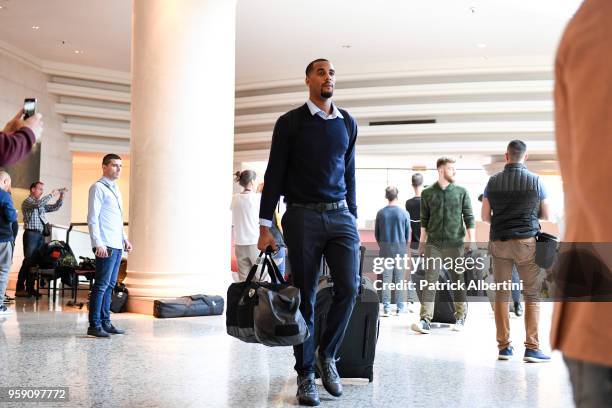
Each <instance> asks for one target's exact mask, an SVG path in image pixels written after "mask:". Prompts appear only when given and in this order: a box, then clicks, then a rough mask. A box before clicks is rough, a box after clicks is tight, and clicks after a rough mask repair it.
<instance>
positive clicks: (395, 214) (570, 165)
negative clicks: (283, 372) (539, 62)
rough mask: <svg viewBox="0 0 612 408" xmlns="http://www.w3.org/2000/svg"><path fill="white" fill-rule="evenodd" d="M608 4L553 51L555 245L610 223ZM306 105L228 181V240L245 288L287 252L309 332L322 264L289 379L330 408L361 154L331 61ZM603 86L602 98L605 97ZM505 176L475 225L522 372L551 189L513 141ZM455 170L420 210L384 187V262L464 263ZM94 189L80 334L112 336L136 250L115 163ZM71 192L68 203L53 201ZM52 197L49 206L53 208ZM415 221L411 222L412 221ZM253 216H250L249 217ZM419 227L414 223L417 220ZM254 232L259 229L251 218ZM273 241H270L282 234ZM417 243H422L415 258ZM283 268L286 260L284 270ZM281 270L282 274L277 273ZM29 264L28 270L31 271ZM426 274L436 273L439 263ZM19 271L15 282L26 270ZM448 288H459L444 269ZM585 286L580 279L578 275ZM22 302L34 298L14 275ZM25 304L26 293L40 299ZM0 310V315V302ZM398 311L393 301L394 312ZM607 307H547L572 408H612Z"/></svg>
mask: <svg viewBox="0 0 612 408" xmlns="http://www.w3.org/2000/svg"><path fill="white" fill-rule="evenodd" d="M610 22H612V3H610V2H608V1H606V0H588V1H586V2H585V3H584V5H583V6H582V7H581V8H580V9H579V10H578V12H577V13H576V14H575V16H574V17H573V18H572V20H571V22H570V24H569V25H568V27H567V29H566V31H565V33H564V36H563V38H562V41H561V44H560V47H559V51H558V54H557V60H556V66H555V80H556V81H555V126H556V138H557V149H558V158H559V163H560V167H561V175H562V178H563V183H564V191H565V199H566V206H565V211H566V233H565V240H567V241H571V242H611V241H612V232H611V231H612V228H610V226H611V225H612V218H611V217H612V213H611V212H610V211H609V209H608V207H607V206H608V203H609V201H610V200H609V199H610V191H609V189H607V188H606V187H605V185H602V182H601V177H597V176H600V175H606V174H608V173H609V172H610V161H609V160H605V158H602V157H601V154H602V152H604V154H605V152H606V151H608V152H609V151H611V150H612V146H611V144H612V138H610V137H609V134H610V130H612V121H610V119H609V115H608V110H609V108H608V106H609V103H610V100H609V99H610V93H609V92H608V89H607V87H606V86H604V85H605V84H606V82H607V80H608V79H610V80H612V77H611V76H612V71H610V70H609V69H608V67H609V64H608V62H610V58H611V57H610V55H612V54H611V53H610V52H609V51H610V49H609V48H610V46H609V43H610V41H609V38H612V36H608V35H607V34H612V32H611V31H612V25H611V24H610ZM305 83H306V86H307V87H308V91H309V96H308V99H307V100H306V102H305V104H304V105H302V106H300V107H298V108H296V109H293V110H291V111H289V112H287V113H286V114H284V115H282V116H281V117H280V118H279V119H278V120H277V122H276V124H275V127H274V131H273V136H272V144H271V149H270V156H269V160H268V166H267V169H266V173H265V177H264V184H263V186H261V187H260V188H258V189H257V190H259V191H257V190H255V191H254V186H255V179H256V175H255V173H254V172H252V171H249V170H247V171H242V172H239V173H237V174H236V181H237V182H238V183H239V184H240V186H241V188H242V192H240V193H239V194H237V195H235V196H234V199H233V200H232V206H231V209H232V219H233V225H234V228H235V231H236V236H235V248H236V249H235V251H236V257H237V258H238V268H239V276H240V277H241V278H244V276H245V274H246V273H248V270H250V268H252V266H253V254H256V253H257V251H258V250H260V251H261V250H264V249H266V248H268V247H272V248H273V249H274V250H276V251H278V250H279V248H281V247H285V246H286V248H287V250H288V255H289V263H288V265H287V266H289V265H290V266H291V281H292V284H293V285H294V286H296V287H297V288H298V289H299V290H300V295H301V304H300V311H301V314H302V316H303V318H304V320H305V322H306V324H307V326H308V329H309V331H310V332H311V333H312V332H314V315H315V310H314V309H315V299H316V289H317V284H318V278H319V274H320V265H321V258H322V256H325V259H326V261H327V264H328V265H329V271H330V274H331V278H332V279H333V282H334V295H333V303H332V305H331V307H330V309H329V313H328V314H327V315H326V319H327V321H326V323H327V324H326V326H325V328H324V330H323V332H322V333H320V336H319V339H318V340H319V341H318V344H315V339H314V338H313V336H310V337H309V338H308V339H307V340H306V341H305V342H304V343H303V344H300V345H297V346H295V347H294V356H295V366H294V368H295V371H296V373H297V393H296V395H297V399H298V402H299V403H300V404H302V405H310V406H314V405H319V404H320V398H319V391H318V388H317V385H316V382H315V372H316V373H317V374H318V375H319V376H320V378H321V380H322V384H323V387H324V388H325V390H326V391H327V392H328V393H329V394H330V395H332V396H335V397H339V396H341V395H342V393H343V387H342V381H341V378H340V375H339V373H338V370H337V367H336V361H337V354H338V350H339V347H340V345H341V343H342V340H343V337H344V333H345V330H346V328H347V325H348V322H349V319H350V318H351V314H352V311H353V307H354V305H355V301H356V294H357V291H358V288H359V285H360V281H359V279H358V276H359V273H358V270H359V254H360V249H359V246H360V237H359V234H358V231H357V222H356V220H357V216H358V212H357V202H356V193H355V185H356V182H355V145H356V140H357V133H358V128H357V122H356V121H355V119H354V118H353V117H352V116H351V115H350V114H349V113H348V112H347V111H346V110H343V109H341V108H339V107H338V106H336V105H335V104H334V103H332V96H333V93H334V89H335V85H336V71H335V68H334V66H333V65H332V63H331V62H330V61H328V60H326V59H316V60H314V61H312V62H310V63H309V64H308V65H307V67H306V70H305ZM602 84H604V85H602ZM41 132H42V118H41V115H40V114H36V115H34V116H32V117H30V118H28V119H25V120H24V119H23V112H19V113H18V114H17V115H16V116H15V118H13V119H12V120H11V121H10V122H9V123H8V124H7V125H6V127H5V128H4V131H3V132H0V165H6V164H11V163H14V162H16V161H18V160H20V159H21V158H22V157H24V156H25V155H26V154H27V153H28V152H29V151H30V149H31V148H32V146H33V145H34V143H35V142H36V140H37V139H38V138H39V137H40V134H41ZM505 157H506V165H505V167H504V169H503V171H501V172H499V173H497V174H495V175H493V176H492V177H491V178H490V179H489V181H488V183H487V185H486V186H484V191H483V198H482V212H481V217H482V219H483V221H486V222H489V223H490V226H491V228H490V245H489V251H490V254H491V257H492V269H493V278H494V280H495V281H496V282H503V281H508V280H511V279H512V274H513V270H514V269H515V268H516V271H517V273H518V275H519V277H520V279H521V280H522V281H523V282H524V289H523V294H524V297H525V310H524V315H525V329H526V330H525V331H526V339H525V350H524V354H523V359H524V360H525V361H528V362H543V361H549V360H550V357H549V356H547V355H545V354H544V353H543V352H542V351H541V350H540V349H539V344H540V342H539V336H538V314H539V298H538V292H537V285H536V275H537V273H538V266H537V265H536V263H535V251H536V239H535V236H536V234H537V233H538V231H539V229H540V226H539V219H546V218H547V217H548V208H547V202H546V190H545V188H544V186H543V184H542V183H541V180H540V178H539V177H538V176H537V175H536V174H534V173H532V172H530V171H529V170H528V169H527V167H526V165H525V160H526V158H527V146H526V144H525V143H524V142H522V141H520V140H513V141H511V142H510V143H509V144H508V147H507V151H506V152H505ZM454 164H455V162H454V160H453V159H450V158H448V157H442V158H440V159H439V160H438V162H437V164H436V168H437V171H438V180H437V181H436V182H435V183H434V184H432V185H431V186H428V187H426V188H423V179H422V176H421V175H418V174H415V175H414V176H413V178H412V184H413V187H414V189H415V197H414V199H411V200H409V202H407V203H406V209H407V212H404V211H403V210H402V209H400V208H399V205H398V203H397V196H398V191H397V188H394V187H389V188H387V190H386V193H385V194H386V198H387V200H388V201H389V206H387V207H385V208H384V209H382V210H381V211H380V212H379V213H378V216H377V222H376V233H375V234H376V239H377V241H378V242H379V244H380V254H381V255H382V256H392V255H396V254H406V253H407V252H408V251H409V252H410V254H411V255H412V256H425V257H443V258H446V257H450V258H459V257H462V256H464V255H465V253H466V251H469V250H471V249H473V247H474V242H475V229H474V225H475V224H474V214H473V211H472V206H471V202H470V198H469V195H468V193H467V191H466V189H465V188H463V187H461V186H458V185H456V184H455V175H456V172H455V167H454ZM102 172H103V177H102V178H101V179H100V180H98V181H97V182H95V183H94V184H93V185H92V186H91V188H90V191H89V212H88V223H89V228H90V236H91V241H92V247H93V249H94V252H95V254H96V278H95V282H96V283H95V285H94V288H93V290H92V293H91V298H90V307H89V328H88V334H89V335H91V336H95V337H109V336H110V335H111V334H122V333H123V332H124V331H123V330H121V329H119V328H117V327H115V326H114V325H113V324H112V323H111V321H110V313H109V307H110V293H111V291H112V288H113V286H114V284H115V282H116V278H117V271H118V268H119V261H120V259H121V255H122V253H123V251H128V252H129V251H131V250H132V245H131V243H130V242H129V241H128V239H127V237H126V235H125V233H124V232H123V211H122V200H121V194H120V192H119V189H118V187H117V184H116V181H117V179H118V178H119V175H120V173H121V158H120V157H119V156H117V155H113V154H110V155H106V156H105V157H104V159H103V162H102ZM42 187H43V186H42V183H40V182H37V183H34V184H33V185H32V188H31V189H30V197H28V199H26V201H24V205H23V207H22V209H23V212H24V219H26V218H25V215H26V210H27V211H29V212H30V213H29V214H30V215H29V218H27V219H26V229H27V231H26V232H28V231H30V232H29V233H28V234H27V237H28V238H27V241H28V244H27V245H26V235H25V234H24V248H25V247H27V248H29V249H30V248H34V247H36V246H37V245H39V242H40V239H39V234H38V233H39V232H41V233H42V231H40V230H39V227H41V226H42V228H43V231H44V224H45V214H46V213H47V212H49V211H53V210H54V209H57V208H59V206H61V199H62V198H63V193H62V190H57V191H55V192H54V193H52V194H49V195H47V196H43V190H42ZM10 191H11V178H10V175H9V174H8V173H7V172H6V171H2V172H0V297H3V295H4V293H5V290H6V284H7V281H8V270H9V268H10V264H11V263H12V254H13V246H14V240H15V229H14V225H15V224H16V220H17V212H16V210H15V208H14V206H13V204H12V199H11V196H10ZM63 192H65V190H63ZM53 196H56V197H57V198H58V200H57V202H55V203H54V204H49V203H48V202H49V201H50V200H51V198H52V197H53ZM281 196H284V198H285V201H286V206H287V210H286V211H285V213H284V215H283V217H282V220H281V221H280V225H279V220H278V201H279V199H280V197H281ZM417 208H418V210H417ZM257 212H258V217H256V216H253V214H256V213H257ZM417 215H418V216H417ZM257 218H258V219H257ZM281 228H282V232H283V234H282V235H280V234H279V232H280V231H281ZM417 243H418V244H417ZM280 258H282V259H280ZM284 259H285V256H280V257H279V259H278V261H277V263H278V264H282V263H283V261H284ZM27 262H28V256H27V254H26V259H25V260H24V265H26V266H25V268H26V269H27ZM434 265H436V263H434ZM22 269H23V268H22ZM441 272H442V271H441V269H440V268H428V269H427V270H425V271H424V274H425V279H426V280H427V282H430V283H433V282H435V281H437V280H438V278H439V275H440V273H441ZM447 272H448V274H449V276H450V278H451V280H462V279H463V277H462V276H461V274H459V273H457V272H456V271H454V270H453V269H452V268H451V269H450V270H448V271H447ZM581 272H582V271H574V273H577V274H579V273H581ZM400 277H401V274H400V273H397V272H396V271H395V270H390V271H385V273H383V279H385V280H386V281H394V280H398V279H399V278H400ZM18 285H23V286H18V289H19V293H23V294H24V295H28V294H32V288H31V287H30V286H29V285H28V284H27V279H23V276H22V273H21V272H20V278H19V282H18ZM34 294H35V293H34ZM435 294H436V293H435V290H433V289H430V288H429V287H426V288H425V289H424V290H423V291H422V293H421V302H420V303H421V309H420V313H419V321H418V322H416V323H415V324H414V325H412V330H414V331H415V332H418V333H421V334H428V333H430V325H431V322H432V319H433V315H434V312H435V307H436V304H435ZM389 295H390V294H389V292H383V299H382V300H383V314H388V313H389V312H390V304H391V299H390V296H389ZM0 300H3V299H2V298H0ZM453 300H454V310H455V316H454V317H455V324H454V326H453V328H454V330H457V331H460V330H463V328H464V325H465V322H466V296H465V292H464V291H462V290H456V291H455V293H453ZM396 301H397V302H399V304H398V307H399V311H400V312H401V311H402V308H403V303H404V302H405V301H406V300H405V299H404V298H403V297H400V298H399V299H398V300H396ZM509 303H510V292H509V291H506V290H501V291H498V293H497V297H496V299H495V303H494V315H495V325H496V340H497V346H498V356H497V358H499V359H500V360H508V359H511V358H512V357H513V355H514V348H513V346H512V345H511V342H510V330H509V319H508V310H509ZM6 310H7V309H6V307H5V306H4V305H2V303H1V302H0V311H4V312H6ZM611 327H612V303H610V302H559V303H558V304H556V305H555V311H554V316H553V325H552V333H551V343H552V346H553V348H556V349H559V350H561V352H562V353H563V357H564V360H565V362H566V364H567V367H568V369H569V373H570V379H571V383H572V387H573V392H574V400H575V402H576V404H577V405H578V406H584V407H599V406H608V405H609V403H610V401H611V400H612V393H611V391H610V390H611V389H612V387H611V380H610V379H611V378H612V353H610V352H609V344H610V342H611V341H612V330H611V329H610V328H611Z"/></svg>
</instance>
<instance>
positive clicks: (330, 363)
mask: <svg viewBox="0 0 612 408" xmlns="http://www.w3.org/2000/svg"><path fill="white" fill-rule="evenodd" d="M316 363H317V372H318V373H319V377H321V382H322V383H323V387H325V390H326V391H327V392H329V393H330V394H331V395H333V396H334V397H339V396H341V395H342V381H341V380H340V375H338V369H337V368H336V359H333V358H326V359H323V358H321V356H320V355H319V353H317V361H316Z"/></svg>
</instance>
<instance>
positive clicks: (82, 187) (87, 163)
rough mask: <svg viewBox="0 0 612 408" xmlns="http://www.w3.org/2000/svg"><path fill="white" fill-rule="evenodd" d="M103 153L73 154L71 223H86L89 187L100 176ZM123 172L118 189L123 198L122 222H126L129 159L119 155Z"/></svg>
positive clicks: (127, 212)
mask: <svg viewBox="0 0 612 408" xmlns="http://www.w3.org/2000/svg"><path fill="white" fill-rule="evenodd" d="M104 154H105V153H81V152H75V153H74V154H73V158H72V174H73V177H72V222H87V196H88V193H89V187H90V186H91V185H92V183H94V182H95V181H96V180H98V179H99V178H100V177H101V176H102V158H103V157H104ZM120 156H121V158H122V162H123V172H122V174H121V178H120V179H119V189H120V190H121V195H122V196H123V207H124V211H123V221H125V222H127V221H128V218H129V208H130V190H129V187H130V158H129V157H128V156H126V155H120Z"/></svg>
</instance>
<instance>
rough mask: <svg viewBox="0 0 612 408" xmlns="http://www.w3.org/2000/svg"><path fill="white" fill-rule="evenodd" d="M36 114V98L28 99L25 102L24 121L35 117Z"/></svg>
mask: <svg viewBox="0 0 612 408" xmlns="http://www.w3.org/2000/svg"><path fill="white" fill-rule="evenodd" d="M35 113H36V98H26V99H25V100H24V101H23V119H24V120H25V119H27V118H29V117H30V116H34V114H35Z"/></svg>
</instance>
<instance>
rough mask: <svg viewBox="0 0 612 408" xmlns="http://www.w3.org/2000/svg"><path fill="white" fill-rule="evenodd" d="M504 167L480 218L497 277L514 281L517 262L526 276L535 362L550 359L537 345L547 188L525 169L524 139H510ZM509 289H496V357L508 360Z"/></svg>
mask: <svg viewBox="0 0 612 408" xmlns="http://www.w3.org/2000/svg"><path fill="white" fill-rule="evenodd" d="M505 156H506V166H505V167H504V170H503V171H501V172H499V173H497V174H495V175H493V176H492V177H491V178H490V179H489V182H488V183H487V187H486V188H485V191H484V196H483V199H482V214H481V215H482V220H483V221H485V222H490V223H491V237H490V239H491V246H490V248H491V256H492V261H493V278H494V279H495V283H502V282H508V283H509V282H512V269H513V267H514V265H516V267H517V269H518V273H519V277H520V278H521V280H522V281H523V282H524V287H523V293H524V294H525V332H526V335H527V338H526V340H525V356H524V357H523V360H525V361H528V362H533V363H540V362H546V361H549V360H550V357H548V356H547V355H545V354H544V353H542V352H541V351H540V349H539V341H538V319H539V314H540V303H539V300H538V299H539V285H538V273H539V272H540V268H539V267H538V265H536V262H535V256H536V239H535V236H536V235H537V233H538V231H539V230H540V223H539V221H538V214H541V215H540V217H541V218H542V219H548V204H547V203H546V191H545V189H544V185H543V184H542V181H541V180H540V178H539V177H538V176H537V175H535V174H533V173H531V172H530V171H529V170H527V167H526V166H525V164H524V163H525V160H526V159H527V145H526V144H525V143H524V142H522V141H521V140H513V141H511V142H510V143H509V144H508V149H507V151H506V153H505ZM509 295H510V291H509V290H497V291H496V292H495V303H494V306H493V309H494V312H495V327H496V329H497V348H498V349H499V355H498V359H500V360H509V359H511V358H512V356H513V354H514V348H513V347H512V346H511V345H510V318H509V316H508V306H509V303H508V302H509Z"/></svg>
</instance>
